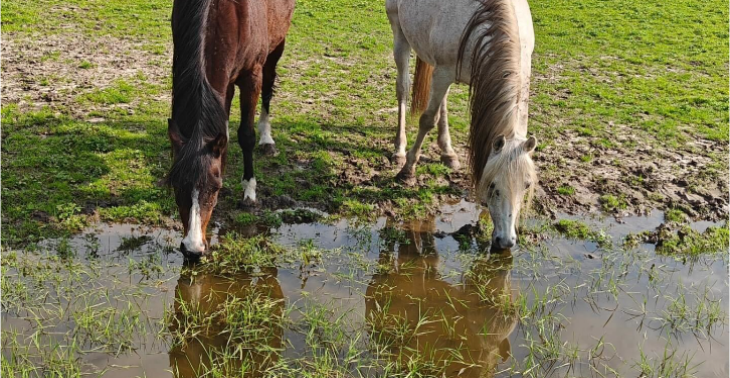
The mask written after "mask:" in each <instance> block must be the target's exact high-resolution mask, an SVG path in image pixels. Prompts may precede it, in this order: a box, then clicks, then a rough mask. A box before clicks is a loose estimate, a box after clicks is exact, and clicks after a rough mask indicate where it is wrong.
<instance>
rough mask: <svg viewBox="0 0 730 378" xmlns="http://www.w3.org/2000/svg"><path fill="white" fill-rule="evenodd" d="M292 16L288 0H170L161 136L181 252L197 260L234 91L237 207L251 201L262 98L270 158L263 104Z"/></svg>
mask: <svg viewBox="0 0 730 378" xmlns="http://www.w3.org/2000/svg"><path fill="white" fill-rule="evenodd" d="M293 11H294V0H238V1H227V0H175V2H174V4H173V10H172V39H173V43H174V53H173V62H172V71H173V74H172V118H171V119H169V120H168V135H169V137H170V142H171V143H172V149H173V156H174V161H173V165H172V168H171V169H170V172H169V174H168V176H167V182H168V183H169V185H171V186H172V187H173V189H174V191H175V202H176V203H177V206H178V210H179V211H180V219H181V220H182V222H183V226H184V239H183V241H182V243H181V246H180V249H181V250H182V252H183V254H184V255H185V256H186V257H199V256H201V255H202V254H203V253H204V252H205V250H206V249H207V241H206V236H205V231H206V228H207V225H208V222H209V220H210V217H211V214H212V213H213V208H214V207H215V205H216V202H217V198H218V191H219V190H220V188H221V187H222V185H223V181H222V178H223V170H224V168H225V161H226V153H227V152H228V116H229V114H230V110H231V101H232V100H233V94H234V91H235V87H234V85H237V86H238V88H239V90H240V92H241V125H240V127H239V129H238V143H239V145H240V146H241V149H242V150H243V165H244V172H243V178H242V183H243V190H244V201H249V202H255V201H256V179H255V178H254V172H253V149H254V146H255V144H256V140H255V138H256V133H255V131H254V113H255V111H256V105H257V103H258V100H259V95H261V97H262V110H261V118H260V120H259V129H260V132H261V134H262V135H261V143H260V144H261V145H262V147H263V150H264V152H267V153H273V152H274V151H275V149H274V141H273V139H272V138H271V132H270V126H269V103H270V101H271V97H272V95H273V88H274V81H275V79H276V63H277V62H278V61H279V58H280V57H281V55H282V53H283V52H284V41H285V39H286V34H287V31H288V30H289V25H290V23H291V17H292V13H293Z"/></svg>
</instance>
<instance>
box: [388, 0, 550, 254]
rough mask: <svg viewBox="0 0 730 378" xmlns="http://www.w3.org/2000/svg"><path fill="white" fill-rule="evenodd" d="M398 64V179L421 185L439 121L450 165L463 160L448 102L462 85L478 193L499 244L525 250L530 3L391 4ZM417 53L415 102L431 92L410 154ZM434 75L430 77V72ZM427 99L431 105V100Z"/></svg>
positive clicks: (416, 0)
mask: <svg viewBox="0 0 730 378" xmlns="http://www.w3.org/2000/svg"><path fill="white" fill-rule="evenodd" d="M386 10H387V13H388V19H389V20H390V25H391V27H392V29H393V38H394V57H395V63H396V65H397V67H398V79H397V85H396V92H397V95H398V134H397V135H396V139H395V148H396V151H395V155H394V160H395V161H396V162H397V163H398V164H399V165H400V164H404V165H403V168H402V169H401V171H400V173H398V176H397V179H399V180H401V181H406V182H408V181H413V178H414V176H415V170H416V163H417V162H418V159H419V157H420V153H421V145H422V144H423V139H424V137H425V136H426V133H427V132H428V131H429V130H431V129H432V128H433V127H434V126H435V125H436V123H437V122H438V131H439V135H438V143H439V147H440V148H441V151H442V156H441V158H442V161H444V163H446V164H447V165H448V166H450V167H451V168H454V169H457V168H458V167H459V160H458V158H457V155H456V153H455V152H454V150H453V148H452V147H451V137H450V135H449V126H448V119H447V117H448V115H447V110H446V97H447V94H448V91H449V87H450V86H451V84H452V83H454V82H461V83H466V84H469V85H470V102H471V126H470V136H469V147H470V154H469V155H470V165H471V170H472V176H473V180H474V184H475V186H476V195H477V197H478V198H479V200H480V201H481V202H482V203H483V204H486V205H487V206H488V207H489V212H490V214H491V217H492V221H493V223H494V232H493V234H492V245H493V246H495V247H498V248H502V249H506V248H511V247H513V246H514V245H515V243H516V240H517V235H516V232H515V224H516V221H517V219H518V217H519V212H520V208H521V206H522V204H523V201H524V199H525V196H527V201H528V203H529V201H530V199H531V197H532V193H533V189H532V188H533V184H534V183H535V182H536V180H537V176H536V173H535V166H534V164H533V162H532V158H531V154H532V151H534V149H535V146H536V143H537V142H536V140H535V138H534V137H530V138H529V139H528V138H527V99H528V96H529V87H530V71H531V57H532V50H533V47H534V44H535V43H534V42H535V37H534V32H533V29H532V17H531V15H530V8H529V6H528V4H527V0H448V1H444V0H386ZM411 48H412V49H413V50H415V52H416V54H417V56H418V62H417V64H416V71H417V72H416V80H415V83H414V95H413V97H414V105H416V107H417V105H418V101H419V100H421V101H422V100H423V99H424V98H426V93H427V92H426V91H427V89H428V87H429V85H428V83H426V84H425V85H424V84H423V83H421V82H420V81H421V80H423V79H426V80H429V81H430V82H431V85H430V87H431V89H430V96H429V100H428V105H427V106H426V108H425V110H424V111H423V114H422V115H421V118H420V121H419V130H418V136H417V137H416V142H415V143H414V144H413V147H411V149H410V150H409V151H408V154H406V134H405V126H406V101H407V98H406V97H407V94H408V61H409V58H410V50H411ZM429 73H430V77H428V76H429ZM422 102H423V101H422Z"/></svg>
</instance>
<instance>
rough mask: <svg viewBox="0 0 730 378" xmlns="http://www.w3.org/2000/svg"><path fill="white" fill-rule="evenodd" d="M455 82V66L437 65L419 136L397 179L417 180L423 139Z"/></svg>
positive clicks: (410, 181) (434, 124) (419, 125)
mask: <svg viewBox="0 0 730 378" xmlns="http://www.w3.org/2000/svg"><path fill="white" fill-rule="evenodd" d="M453 82H454V70H453V68H450V67H447V68H444V67H436V68H435V69H434V71H433V77H432V79H431V83H432V84H431V96H430V98H429V100H428V106H427V107H426V110H425V111H424V112H423V114H422V115H421V119H420V120H419V122H418V136H417V137H416V142H415V143H414V144H413V147H411V149H410V150H409V151H408V155H406V164H405V165H404V166H403V169H401V171H400V172H398V175H397V176H396V180H398V181H403V182H406V183H409V184H410V183H413V182H414V181H415V176H416V163H418V159H419V158H420V157H421V146H422V145H423V139H424V138H425V137H426V134H427V133H428V132H429V130H431V129H433V128H434V126H436V120H437V117H438V111H439V108H441V103H442V102H443V101H444V97H445V96H446V93H448V91H449V87H450V86H451V84H452V83H453Z"/></svg>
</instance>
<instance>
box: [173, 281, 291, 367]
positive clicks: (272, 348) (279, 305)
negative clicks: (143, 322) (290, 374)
mask: <svg viewBox="0 0 730 378" xmlns="http://www.w3.org/2000/svg"><path fill="white" fill-rule="evenodd" d="M276 276H277V271H276V269H273V268H272V269H269V270H266V271H264V272H263V274H261V275H257V276H255V277H254V276H251V275H247V274H237V275H235V276H229V277H222V276H214V275H199V276H195V277H191V276H189V275H181V276H180V279H179V281H178V284H177V288H176V289H175V297H176V299H175V304H174V319H172V321H171V322H170V330H171V331H172V332H173V334H176V333H178V332H179V333H185V334H186V335H188V336H190V337H186V338H185V339H183V340H179V339H178V340H176V342H175V345H174V347H173V348H172V349H171V350H170V367H171V369H172V371H173V373H174V375H175V377H179V378H189V377H191V378H192V377H201V376H219V375H223V376H237V377H256V376H260V375H261V374H260V373H261V372H262V371H264V370H266V367H267V366H270V365H272V364H273V363H275V362H276V360H277V359H278V353H277V352H278V351H280V350H281V349H282V335H283V329H282V327H281V325H280V322H278V321H277V319H280V318H281V316H282V313H283V307H284V301H283V298H284V294H283V292H282V289H281V286H280V284H279V281H278V280H277V278H276ZM193 319H196V320H195V321H192V320H193ZM200 319H210V322H205V321H202V322H201V320H200ZM193 323H194V324H197V325H198V328H193ZM201 323H202V324H205V325H206V326H205V327H201V326H199V324H201ZM186 327H188V328H187V332H185V330H186Z"/></svg>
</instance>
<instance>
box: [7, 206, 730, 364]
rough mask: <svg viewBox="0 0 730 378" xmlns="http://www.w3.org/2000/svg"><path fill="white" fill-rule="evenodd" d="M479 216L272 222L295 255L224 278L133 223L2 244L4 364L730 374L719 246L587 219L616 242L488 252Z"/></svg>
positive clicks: (724, 269) (170, 235) (639, 221)
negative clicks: (689, 249)
mask: <svg viewBox="0 0 730 378" xmlns="http://www.w3.org/2000/svg"><path fill="white" fill-rule="evenodd" d="M480 216H482V214H481V209H480V208H479V207H477V206H475V205H474V204H471V203H469V202H466V201H461V202H459V203H456V204H452V205H447V206H445V207H444V208H442V211H441V213H440V214H439V215H438V216H436V217H433V218H431V219H427V220H423V221H413V222H408V223H406V224H403V223H397V222H394V221H392V220H390V219H386V218H381V219H378V220H377V221H376V222H374V223H370V224H362V223H359V222H354V221H350V220H339V221H337V222H334V223H333V224H328V223H305V224H284V225H282V226H280V227H278V228H275V229H271V230H268V231H267V233H269V236H268V238H269V239H271V240H274V241H276V242H277V243H278V244H280V245H283V246H285V247H286V248H287V249H288V250H294V251H302V252H296V253H294V254H293V256H295V258H291V259H288V260H286V261H283V262H282V263H280V264H279V265H278V266H277V267H276V268H262V269H257V270H254V271H251V272H244V273H238V274H234V275H212V274H202V273H198V274H195V273H194V272H195V270H192V271H191V270H190V269H187V268H189V267H184V266H183V264H184V263H183V259H182V257H181V255H180V254H179V253H177V252H175V247H176V246H177V245H179V239H180V236H179V235H178V234H176V233H175V232H172V231H166V230H156V229H145V228H139V227H135V226H130V225H111V226H108V225H102V226H99V227H98V228H97V229H95V230H91V231H89V232H87V233H84V234H82V235H80V236H78V237H75V238H73V239H70V240H68V241H51V242H48V243H46V244H45V245H43V246H41V247H42V248H41V250H42V251H40V252H17V253H16V255H15V257H11V258H9V257H8V255H7V254H4V256H3V275H4V278H5V279H4V283H3V299H4V302H3V311H2V323H3V330H2V332H3V341H2V348H3V350H2V356H3V360H4V361H3V365H4V366H3V372H12V371H13V370H14V372H15V373H16V374H21V373H23V371H25V370H27V371H30V373H31V374H29V375H31V376H32V375H33V374H39V373H41V375H43V374H50V373H52V372H54V371H63V372H66V373H67V374H61V375H69V372H71V373H74V372H78V373H92V374H93V375H98V374H100V373H103V376H105V377H129V376H148V377H160V376H177V377H197V376H202V375H203V374H204V373H205V372H209V371H210V370H215V374H221V375H228V374H233V373H232V372H236V374H237V375H238V374H240V375H243V376H260V375H262V372H264V371H267V372H269V373H272V372H273V373H274V374H278V375H283V376H292V375H297V376H298V375H301V372H304V371H306V372H308V373H310V374H312V375H314V376H323V375H328V374H330V373H332V372H333V371H336V372H338V374H339V375H353V376H361V375H364V376H394V375H399V374H401V375H405V374H404V372H407V371H411V372H418V373H419V374H422V375H438V376H449V377H451V376H463V377H489V376H497V377H502V376H535V377H544V376H555V377H563V376H581V377H588V376H640V375H641V373H642V371H643V372H644V373H646V375H645V376H661V375H664V376H667V374H668V375H669V376H682V375H681V374H682V373H683V372H685V371H686V372H687V373H688V374H689V375H688V376H692V375H694V376H698V377H726V376H728V373H729V371H728V355H729V353H730V350H729V349H728V343H727V340H728V328H727V325H728V314H727V312H726V309H727V304H728V278H727V277H728V258H727V256H725V255H719V256H714V255H706V256H701V257H699V258H696V259H691V260H690V261H682V260H678V259H675V258H672V257H663V256H658V255H656V254H655V253H654V250H653V248H654V247H653V245H651V244H640V245H639V246H638V247H636V248H633V249H630V250H623V249H622V248H621V247H620V241H621V240H622V239H623V237H624V236H625V235H626V234H628V233H630V232H633V233H635V232H638V231H643V230H653V229H655V228H656V227H657V226H658V225H659V224H661V223H662V220H663V217H662V214H661V213H658V212H655V213H654V214H653V215H650V216H648V217H633V218H625V219H624V220H623V223H616V222H615V221H613V220H612V219H608V220H607V219H596V220H585V219H582V220H584V221H586V223H587V224H589V225H591V226H593V227H594V228H600V229H602V230H605V232H606V233H607V234H608V235H610V236H611V238H612V240H613V242H614V243H613V244H614V245H613V247H600V246H599V245H598V244H597V243H594V242H588V241H574V240H568V239H565V238H562V237H560V236H550V237H548V238H547V239H546V240H539V241H534V242H527V243H525V245H522V246H520V247H518V248H516V249H514V250H513V251H511V252H503V253H491V254H490V253H489V251H488V250H486V248H484V246H483V244H482V243H479V242H477V240H475V239H474V238H473V236H470V232H471V231H473V227H470V226H473V225H475V224H476V222H478V220H479V218H480ZM566 218H567V217H566ZM709 225H711V224H709V223H703V224H695V225H693V227H695V228H696V229H698V230H700V231H702V230H704V228H706V227H707V226H709ZM256 231H257V230H255V229H250V230H243V231H241V230H237V232H239V233H242V234H245V235H252V234H254V233H256ZM258 231H261V230H258ZM44 250H53V251H56V252H55V253H56V254H60V252H58V251H62V252H63V254H64V257H66V258H65V259H56V258H55V257H54V258H52V257H49V252H45V251H44ZM50 256H54V253H51V255H50ZM8 260H10V261H8ZM181 272H182V273H181ZM176 298H177V299H176ZM21 356H26V357H27V359H23V358H21ZM9 361H10V362H12V363H10V362H9ZM6 369H11V370H6ZM23 369H25V370H23ZM34 369H35V370H34ZM662 369H664V370H663V372H662ZM683 369H684V370H683ZM241 372H243V373H241ZM647 372H651V373H647ZM215 374H214V373H210V375H213V376H215ZM651 374H654V375H651ZM672 374H674V375H672Z"/></svg>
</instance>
